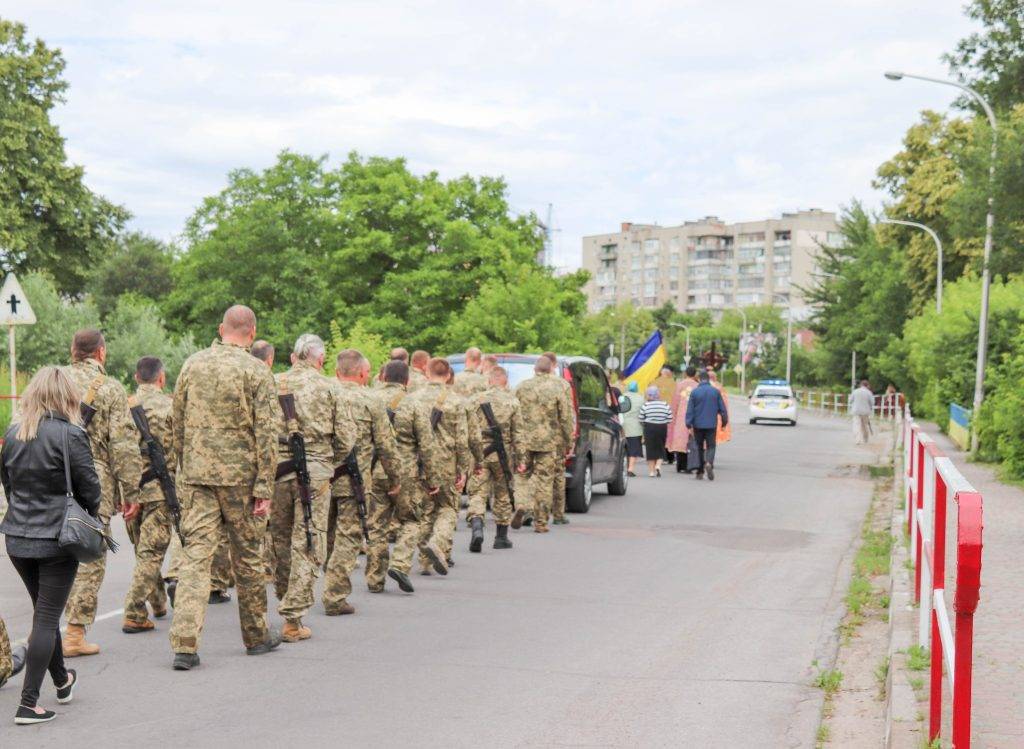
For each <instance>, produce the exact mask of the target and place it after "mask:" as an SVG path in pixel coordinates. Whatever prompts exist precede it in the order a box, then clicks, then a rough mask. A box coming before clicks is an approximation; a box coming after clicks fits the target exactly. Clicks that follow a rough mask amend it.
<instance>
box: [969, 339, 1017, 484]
mask: <svg viewBox="0 0 1024 749" xmlns="http://www.w3.org/2000/svg"><path fill="white" fill-rule="evenodd" d="M992 364H993V366H992V367H991V368H990V370H989V378H988V382H987V386H988V393H987V394H986V397H985V402H984V404H983V405H982V407H981V413H980V414H978V418H977V428H978V438H979V442H980V445H981V450H980V452H981V456H982V457H983V458H987V459H990V460H995V459H998V460H1000V461H1002V463H1003V469H1004V471H1005V472H1006V475H1007V477H1008V478H1014V479H1021V478H1024V420H1022V419H1021V416H1020V415H1021V414H1022V413H1024V331H1022V332H1021V333H1020V334H1019V335H1018V336H1017V339H1016V342H1015V345H1014V346H1013V350H1012V351H1011V352H1007V353H1005V354H1003V355H1002V357H1001V358H1000V360H999V361H998V362H996V361H993V362H992Z"/></svg>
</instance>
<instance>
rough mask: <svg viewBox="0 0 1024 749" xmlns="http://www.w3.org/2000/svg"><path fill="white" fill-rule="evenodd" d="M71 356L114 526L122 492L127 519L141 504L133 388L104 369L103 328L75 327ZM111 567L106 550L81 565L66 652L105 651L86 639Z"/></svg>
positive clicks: (103, 505) (106, 511) (103, 515)
mask: <svg viewBox="0 0 1024 749" xmlns="http://www.w3.org/2000/svg"><path fill="white" fill-rule="evenodd" d="M71 360H72V364H71V367H70V368H69V369H68V374H69V375H70V376H71V379H73V380H74V381H75V384H76V385H78V388H79V389H80V390H81V391H82V393H84V394H85V395H84V397H83V399H82V400H83V402H84V403H87V404H88V405H90V406H91V407H92V408H94V409H95V413H94V414H93V416H92V418H91V420H90V421H89V424H88V426H87V427H86V430H85V431H86V434H88V435H89V444H90V446H91V448H92V457H93V461H94V462H95V464H96V474H97V475H98V476H99V479H100V487H101V489H102V492H103V494H102V498H101V500H100V510H99V517H100V520H102V521H103V525H104V526H105V527H106V528H107V529H108V531H109V528H110V517H111V516H112V515H113V514H114V513H115V512H116V511H117V510H119V509H121V507H118V506H117V505H118V499H117V498H118V494H120V497H121V498H122V501H123V504H122V507H123V509H124V518H125V522H127V521H129V520H131V519H132V518H133V517H134V516H135V514H136V513H137V512H138V510H139V505H138V496H139V477H140V476H141V475H142V459H141V457H140V455H139V434H138V432H137V431H136V430H135V424H134V423H133V422H132V417H131V414H130V413H129V411H128V394H127V393H126V392H125V389H124V387H123V386H122V385H121V383H119V382H118V381H117V380H115V379H114V378H112V377H107V374H106V371H105V370H104V369H103V363H104V362H105V361H106V360H107V346H106V342H105V341H104V340H103V334H102V333H100V331H98V330H80V331H78V332H77V333H75V336H74V339H73V341H72V343H71ZM106 568H107V560H106V556H105V555H104V556H103V557H100V559H98V560H96V561H95V562H89V563H88V564H82V565H79V567H78V574H77V575H76V576H75V584H74V585H73V586H72V588H71V594H70V595H69V596H68V603H67V606H66V608H65V609H64V615H65V617H66V618H67V622H68V626H67V631H66V634H65V635H64V638H63V640H62V642H61V646H62V647H63V649H64V656H65V657H66V658H74V657H75V656H79V655H95V654H96V653H98V652H100V648H99V645H94V644H92V643H89V642H86V641H85V628H86V627H88V626H89V625H91V624H92V623H93V621H95V619H96V602H97V598H98V597H99V592H100V585H101V584H102V583H103V576H104V574H105V572H106Z"/></svg>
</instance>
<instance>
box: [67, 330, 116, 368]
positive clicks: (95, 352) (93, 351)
mask: <svg viewBox="0 0 1024 749" xmlns="http://www.w3.org/2000/svg"><path fill="white" fill-rule="evenodd" d="M106 348H107V342H106V341H105V340H104V339H103V334H102V333H101V332H100V331H98V330H96V329H95V328H86V329H85V330H79V331H78V332H77V333H75V337H74V338H72V339H71V361H85V360H86V359H98V357H99V356H102V355H103V354H101V353H100V352H101V351H102V352H106Z"/></svg>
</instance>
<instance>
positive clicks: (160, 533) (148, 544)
mask: <svg viewBox="0 0 1024 749" xmlns="http://www.w3.org/2000/svg"><path fill="white" fill-rule="evenodd" d="M135 382H137V383H138V385H139V387H138V390H136V392H135V395H134V396H133V398H130V399H129V405H130V406H132V407H134V406H135V405H141V406H142V409H143V410H144V411H145V413H146V421H147V422H149V430H150V433H151V434H152V435H153V439H155V440H156V441H157V442H159V443H160V445H161V446H162V447H163V449H164V453H165V455H167V456H168V460H167V470H168V472H169V473H170V474H171V476H172V477H173V476H174V468H175V466H174V461H173V458H172V457H171V456H173V455H174V441H173V440H174V437H173V432H172V429H171V397H170V396H169V395H167V394H166V393H164V385H165V384H166V382H167V374H166V373H165V372H164V365H163V362H161V361H160V360H159V359H158V358H156V357H155V356H144V357H142V358H141V359H139V361H138V363H137V364H136V365H135ZM139 449H140V454H141V455H142V460H143V466H144V468H145V469H146V470H148V469H149V467H150V466H149V457H148V453H147V451H146V447H145V444H144V443H143V442H142V435H141V434H140V435H139ZM143 475H144V477H145V478H149V477H146V476H145V473H144V474H143ZM139 504H140V505H141V508H140V510H139V512H138V513H137V514H136V515H135V517H134V518H132V519H131V520H129V521H128V523H129V524H130V525H131V528H132V532H131V537H132V538H133V540H134V543H135V569H134V570H133V572H132V579H131V582H130V583H129V584H128V595H127V596H126V598H125V602H124V621H123V622H122V623H121V631H122V632H125V633H126V634H135V633H138V632H145V631H147V630H150V629H153V622H152V621H150V619H149V617H148V616H147V612H146V602H147V601H148V602H149V604H150V606H151V607H152V609H153V616H154V618H156V619H161V618H163V617H164V616H166V614H167V597H166V595H165V594H164V585H163V578H162V577H161V576H160V568H161V567H162V566H163V563H164V555H165V554H166V553H167V546H168V544H170V542H171V517H170V513H169V512H168V510H167V505H166V501H165V499H164V494H163V491H161V489H160V482H159V480H157V479H156V477H155V476H153V477H152V478H150V480H149V481H148V482H147V483H146V484H145V485H144V486H142V487H140V491H139Z"/></svg>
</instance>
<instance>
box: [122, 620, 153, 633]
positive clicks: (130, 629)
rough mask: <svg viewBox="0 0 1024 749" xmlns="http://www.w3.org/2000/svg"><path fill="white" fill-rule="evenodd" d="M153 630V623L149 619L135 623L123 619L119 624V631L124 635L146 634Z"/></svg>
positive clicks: (134, 621)
mask: <svg viewBox="0 0 1024 749" xmlns="http://www.w3.org/2000/svg"><path fill="white" fill-rule="evenodd" d="M151 629H153V622H151V621H150V620H149V619H142V620H140V621H136V620H135V619H125V620H124V621H123V622H121V631H122V632H124V633H125V634H126V635H135V634H138V633H139V632H148V631H150V630H151Z"/></svg>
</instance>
